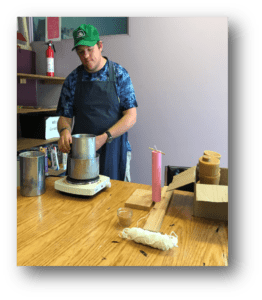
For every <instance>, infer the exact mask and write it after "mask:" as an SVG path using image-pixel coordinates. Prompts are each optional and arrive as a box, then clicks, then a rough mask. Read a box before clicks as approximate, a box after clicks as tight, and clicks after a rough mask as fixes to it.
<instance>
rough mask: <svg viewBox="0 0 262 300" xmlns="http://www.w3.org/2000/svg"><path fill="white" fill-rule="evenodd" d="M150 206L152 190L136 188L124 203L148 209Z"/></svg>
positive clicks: (126, 205)
mask: <svg viewBox="0 0 262 300" xmlns="http://www.w3.org/2000/svg"><path fill="white" fill-rule="evenodd" d="M152 206H153V201H152V191H147V190H142V189H136V190H135V191H134V193H133V194H132V195H131V196H130V197H129V198H128V199H127V201H126V203H125V207H129V208H134V209H140V210H150V208H151V207H152Z"/></svg>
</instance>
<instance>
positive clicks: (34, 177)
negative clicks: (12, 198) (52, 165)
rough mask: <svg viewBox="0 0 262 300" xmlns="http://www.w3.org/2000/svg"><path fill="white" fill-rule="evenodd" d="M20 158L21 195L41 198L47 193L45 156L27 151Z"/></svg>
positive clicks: (37, 152)
mask: <svg viewBox="0 0 262 300" xmlns="http://www.w3.org/2000/svg"><path fill="white" fill-rule="evenodd" d="M19 157H20V194H21V195H22V196H28V197H30V196H40V195H42V194H44V193H45V190H46V189H45V154H44V153H42V152H40V151H27V152H23V153H21V154H19Z"/></svg>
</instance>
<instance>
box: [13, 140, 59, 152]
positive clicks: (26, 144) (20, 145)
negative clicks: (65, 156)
mask: <svg viewBox="0 0 262 300" xmlns="http://www.w3.org/2000/svg"><path fill="white" fill-rule="evenodd" d="M58 140H59V138H54V139H49V140H40V139H29V138H19V139H17V151H21V150H26V149H30V148H32V147H37V146H42V145H47V144H51V143H55V142H57V141H58Z"/></svg>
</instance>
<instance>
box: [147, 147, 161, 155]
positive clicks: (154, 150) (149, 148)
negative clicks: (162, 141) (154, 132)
mask: <svg viewBox="0 0 262 300" xmlns="http://www.w3.org/2000/svg"><path fill="white" fill-rule="evenodd" d="M149 149H150V150H153V151H156V152H160V153H162V154H164V155H165V153H164V152H162V151H159V150H156V149H153V148H150V147H149Z"/></svg>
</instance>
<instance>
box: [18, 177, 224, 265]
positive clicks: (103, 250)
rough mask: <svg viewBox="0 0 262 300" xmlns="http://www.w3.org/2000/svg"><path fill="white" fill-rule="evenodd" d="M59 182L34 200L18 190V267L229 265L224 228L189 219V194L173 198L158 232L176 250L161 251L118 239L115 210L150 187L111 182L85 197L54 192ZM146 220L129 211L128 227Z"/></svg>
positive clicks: (219, 223) (49, 181)
mask: <svg viewBox="0 0 262 300" xmlns="http://www.w3.org/2000/svg"><path fill="white" fill-rule="evenodd" d="M59 179H60V178H57V177H50V178H47V179H46V192H45V193H44V194H43V195H41V196H37V197H23V196H21V195H20V188H19V187H18V189H17V195H18V199H17V265H18V266H227V265H228V259H227V258H228V227H227V222H223V221H214V220H206V219H202V218H196V217H193V216H192V213H193V193H189V192H181V191H176V192H174V193H175V195H174V196H173V197H172V200H171V202H170V205H169V207H168V209H167V213H166V216H165V218H164V221H163V224H162V227H161V230H160V231H161V232H163V233H165V234H171V232H172V231H174V232H175V233H176V234H177V235H178V246H179V247H178V248H176V247H174V248H172V249H170V250H168V251H162V250H158V249H154V248H151V247H149V246H145V245H142V244H137V243H135V242H134V241H130V240H125V239H122V238H120V237H119V234H120V233H121V231H122V230H123V228H122V227H121V226H120V225H119V224H118V218H117V209H118V208H119V207H123V206H124V203H125V202H126V200H127V199H128V198H129V197H130V196H131V195H132V193H133V192H134V191H135V190H136V189H146V190H151V189H152V187H151V186H149V185H143V184H136V183H131V182H123V181H117V180H111V184H112V186H111V188H107V189H104V190H102V191H100V192H99V193H98V194H96V195H94V196H89V197H84V196H76V195H69V194H65V193H61V192H59V191H57V190H55V189H54V182H55V181H56V180H59ZM147 214H148V212H147V211H142V210H136V209H133V222H132V224H131V225H130V227H137V221H138V220H139V219H140V218H141V217H144V216H146V215H147ZM145 221H146V218H144V219H142V220H141V221H139V224H138V227H141V228H142V227H143V226H144V224H145ZM143 252H144V253H143Z"/></svg>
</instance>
